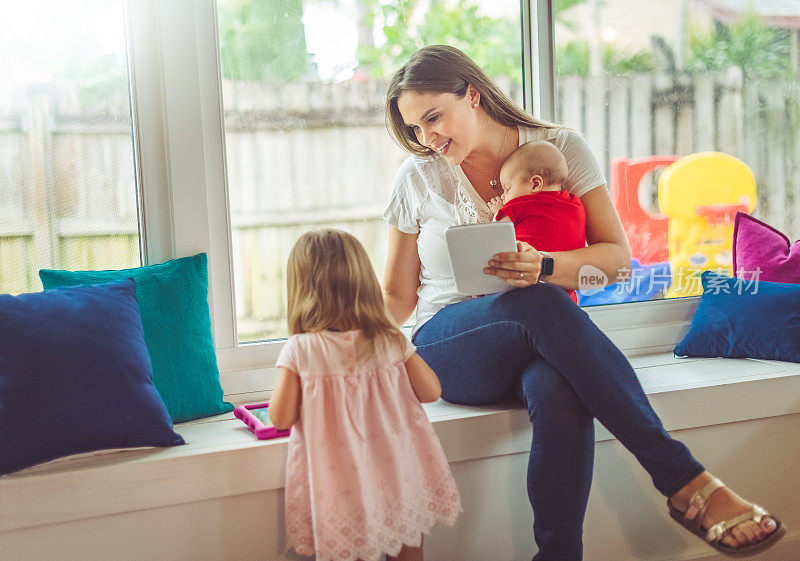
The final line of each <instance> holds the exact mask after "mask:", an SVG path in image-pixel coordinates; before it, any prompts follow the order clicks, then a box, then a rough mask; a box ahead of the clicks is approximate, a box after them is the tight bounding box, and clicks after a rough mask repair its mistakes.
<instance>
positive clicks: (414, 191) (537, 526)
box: [383, 45, 785, 561]
mask: <svg viewBox="0 0 800 561" xmlns="http://www.w3.org/2000/svg"><path fill="white" fill-rule="evenodd" d="M386 120H387V126H388V128H389V129H390V132H391V133H392V134H393V136H394V137H395V139H396V140H397V141H398V142H399V143H400V145H401V146H403V147H404V148H405V149H406V150H408V151H409V152H410V153H411V154H412V156H411V157H409V158H408V159H407V160H406V161H405V162H404V163H403V165H402V166H401V168H400V170H399V171H398V174H397V176H396V178H395V183H394V187H393V193H392V197H391V200H390V203H389V207H388V208H387V210H386V212H385V213H384V215H383V217H384V219H385V220H386V221H387V222H388V223H389V224H390V225H391V227H390V228H389V249H388V257H387V262H386V270H385V272H384V276H383V288H384V296H385V299H386V303H387V306H388V307H389V309H390V311H391V313H392V314H393V316H394V318H395V319H396V320H397V321H398V322H400V323H403V322H405V321H406V320H408V318H409V317H410V315H411V313H412V312H413V310H414V308H416V309H417V324H416V326H415V328H414V331H413V335H412V340H413V341H414V343H415V344H416V345H417V349H418V352H419V354H420V356H422V357H423V358H424V359H425V361H426V362H427V363H428V364H429V365H430V366H431V367H432V368H433V369H434V371H435V372H436V373H437V374H438V375H439V378H440V380H441V383H442V396H443V398H444V399H446V400H447V401H450V402H453V403H462V404H487V403H495V402H498V401H501V400H503V399H505V398H507V397H508V396H509V394H511V393H512V392H515V393H516V394H517V395H518V396H519V397H520V398H521V399H522V401H523V402H524V403H525V405H526V406H527V408H528V411H529V414H530V418H531V422H532V424H533V441H532V445H531V451H532V453H531V456H530V460H529V465H528V495H529V498H530V502H531V505H532V507H533V512H534V536H535V539H536V543H537V544H538V547H539V553H538V554H537V555H536V557H535V558H534V559H536V560H539V561H546V560H548V561H570V560H578V559H581V555H582V526H583V517H584V513H585V510H586V504H587V500H588V495H589V487H590V484H591V477H592V463H593V454H594V423H593V419H594V418H597V419H598V420H599V421H600V422H601V423H603V425H605V426H606V427H607V428H608V429H609V430H610V431H611V432H612V433H613V434H614V435H615V436H616V437H617V438H618V439H619V440H620V442H622V444H623V445H625V446H626V447H627V448H628V450H630V451H631V452H632V453H633V454H634V455H635V457H636V458H637V459H638V460H639V462H640V463H641V464H642V466H643V467H644V468H645V469H646V470H647V471H648V473H649V474H650V476H651V477H652V479H653V483H654V484H655V486H656V488H657V489H658V491H660V492H661V493H662V494H664V495H665V496H666V497H667V498H668V505H669V509H670V514H671V515H672V516H673V517H674V518H675V519H676V520H678V521H679V522H681V523H682V524H684V526H686V527H687V528H689V529H690V530H692V531H693V532H694V533H696V534H697V535H700V536H702V537H708V538H709V539H708V540H707V541H709V543H710V545H711V546H712V547H714V548H715V549H717V550H719V551H722V552H724V553H727V554H739V555H740V554H742V553H744V552H752V553H755V552H756V551H761V550H763V549H766V548H767V547H770V546H771V545H772V544H774V543H775V542H776V541H777V540H778V539H779V538H780V537H781V536H782V535H783V534H784V533H785V527H783V525H782V524H781V523H780V522H779V521H778V520H777V519H775V518H774V517H772V516H770V515H767V514H765V513H763V511H761V510H759V507H755V506H754V505H752V504H751V503H748V502H746V501H744V500H743V499H741V498H740V497H738V496H737V495H736V494H734V493H733V492H732V491H730V490H729V489H727V488H726V487H724V486H722V484H721V483H720V482H719V481H718V480H717V479H716V478H714V477H713V476H712V475H711V474H710V473H708V472H707V471H705V469H704V468H703V466H702V465H701V464H700V463H698V462H697V460H695V459H694V458H693V457H692V455H691V453H690V452H689V450H688V449H687V448H686V447H685V446H684V445H683V444H682V443H680V442H678V441H676V440H674V439H672V438H671V437H670V436H669V435H668V434H667V433H666V431H665V430H664V428H663V426H662V424H661V421H660V420H659V418H658V416H657V415H656V414H655V412H654V411H653V409H652V408H651V406H650V404H649V402H648V400H647V397H646V396H645V395H644V392H643V391H642V388H641V386H640V385H639V382H638V379H637V378H636V375H635V373H634V371H633V369H632V367H631V366H630V364H629V363H628V361H627V360H626V359H625V357H624V356H623V355H622V353H621V352H620V351H619V350H618V349H617V348H616V347H615V346H614V344H613V343H612V342H611V341H610V340H609V339H608V338H607V337H606V336H605V335H604V334H603V333H602V332H601V331H600V330H599V329H598V328H597V327H596V326H595V325H594V324H593V323H592V322H591V321H590V320H589V318H588V316H587V315H586V313H585V312H583V311H582V310H581V309H580V308H578V307H577V306H575V304H574V303H573V302H572V300H571V299H570V298H569V296H568V295H567V293H566V292H565V291H564V290H562V289H561V288H559V287H563V288H567V289H575V288H577V284H578V283H577V280H578V271H579V269H580V268H581V267H583V266H585V265H592V266H594V267H597V268H598V269H600V270H602V271H603V272H604V273H605V275H606V276H607V277H608V278H610V279H614V278H616V277H617V274H618V271H619V270H620V269H621V268H624V267H628V266H629V264H630V252H629V249H628V244H627V241H626V238H625V234H624V232H623V229H622V226H621V224H620V221H619V218H618V217H617V214H616V211H615V209H614V206H613V204H612V203H611V199H610V197H609V195H608V193H607V191H606V189H605V180H604V179H603V175H602V173H601V172H600V169H599V165H598V163H597V160H596V158H595V157H594V156H593V155H592V153H591V150H590V149H589V147H588V145H587V144H586V141H585V140H584V139H583V138H582V137H581V135H580V134H578V133H576V132H574V131H571V130H568V129H565V128H563V127H559V126H557V125H554V124H552V123H546V122H543V121H540V120H537V119H534V118H533V117H531V116H530V115H529V114H527V113H525V112H524V111H522V110H521V109H519V108H518V107H517V106H516V105H515V104H514V103H513V102H512V101H511V100H510V99H508V98H507V97H506V96H505V95H504V94H503V93H502V92H501V91H500V90H499V89H498V88H497V87H496V86H495V85H494V84H493V83H492V82H491V81H490V80H489V79H488V78H487V77H486V75H485V74H484V73H483V72H482V71H481V70H480V68H478V66H477V65H476V64H475V63H474V62H473V61H472V60H471V59H470V58H469V57H467V56H466V55H465V54H464V53H462V52H461V51H459V50H458V49H455V48H452V47H448V46H442V45H435V46H428V47H425V48H423V49H421V50H420V51H418V52H417V53H415V54H414V55H413V56H412V57H411V59H410V60H409V61H408V62H407V63H406V64H405V65H404V66H403V67H401V68H400V69H399V70H398V71H397V72H396V73H395V75H394V76H393V77H392V80H391V82H390V84H389V90H388V93H387V100H386ZM542 139H545V140H550V141H551V142H553V143H554V144H555V145H556V146H557V147H558V148H559V149H560V150H561V152H562V153H563V154H564V156H565V157H566V159H567V166H568V168H569V175H568V179H567V184H566V187H567V188H568V190H569V191H570V192H571V193H573V194H575V195H577V196H579V197H581V201H582V203H583V205H584V207H585V209H586V239H587V242H588V243H587V247H585V248H581V249H576V250H573V251H565V252H553V253H552V255H551V256H550V255H543V254H541V253H540V252H538V251H537V250H536V248H534V247H531V246H530V245H528V244H525V243H523V242H517V250H518V251H517V252H515V253H501V254H498V255H497V256H495V259H494V260H492V261H490V262H489V263H488V264H487V268H486V269H484V272H486V273H488V274H492V275H496V276H497V277H499V278H502V279H504V280H505V281H506V282H508V283H509V284H511V285H512V286H514V287H517V288H519V290H511V291H509V292H504V293H501V294H495V295H490V296H484V297H481V298H474V299H464V298H463V297H459V295H458V294H457V293H456V291H455V285H454V282H453V279H452V273H451V271H450V265H449V261H448V258H447V253H446V249H445V243H444V231H445V229H446V228H447V227H449V226H451V225H455V224H459V223H467V222H489V221H491V219H492V216H491V211H490V210H489V207H488V206H487V204H486V203H487V202H488V201H489V200H491V199H492V197H494V196H496V195H498V194H499V193H501V192H502V190H501V188H500V184H499V179H498V171H499V169H500V164H501V163H502V162H503V161H504V160H505V159H506V157H507V156H508V155H509V154H510V153H511V152H512V151H513V150H514V149H515V148H517V147H518V146H519V145H521V144H522V143H524V142H527V141H531V140H542ZM551 259H552V261H551ZM543 263H544V265H545V269H544V272H546V273H548V274H547V275H545V274H543V268H542V265H543ZM543 281H544V282H543ZM534 450H535V453H533V451H534ZM690 501H691V506H690ZM723 521H727V522H728V526H729V527H728V529H727V530H726V529H725V528H726V527H725V526H720V525H718V523H720V522H723ZM709 528H710V529H711V532H710V535H708V536H706V530H708V529H709Z"/></svg>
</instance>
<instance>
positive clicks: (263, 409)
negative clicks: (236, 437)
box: [233, 403, 292, 440]
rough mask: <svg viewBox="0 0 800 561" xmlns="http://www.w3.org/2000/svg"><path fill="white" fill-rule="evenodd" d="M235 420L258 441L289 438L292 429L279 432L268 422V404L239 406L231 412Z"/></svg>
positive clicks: (279, 430)
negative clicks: (239, 420)
mask: <svg viewBox="0 0 800 561" xmlns="http://www.w3.org/2000/svg"><path fill="white" fill-rule="evenodd" d="M233 414H234V415H236V418H237V419H241V420H242V422H243V423H244V424H246V425H247V428H249V429H250V432H252V433H253V434H254V435H256V438H258V439H259V440H267V439H269V438H282V437H286V436H289V433H290V432H291V430H292V429H285V430H281V429H278V428H277V427H275V425H273V424H272V423H271V422H270V420H269V403H255V404H253V405H240V406H239V407H237V408H235V409H234V410H233Z"/></svg>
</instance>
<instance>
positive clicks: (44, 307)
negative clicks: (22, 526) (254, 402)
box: [0, 279, 184, 474]
mask: <svg viewBox="0 0 800 561" xmlns="http://www.w3.org/2000/svg"><path fill="white" fill-rule="evenodd" d="M152 379H153V371H152V366H151V364H150V356H149V354H148V352H147V347H146V346H145V342H144V332H143V330H142V320H141V317H140V315H139V306H138V303H137V301H136V284H135V283H134V281H133V280H131V279H126V280H123V281H118V282H113V283H106V284H94V285H81V286H72V287H67V288H57V289H53V290H45V291H44V292H37V293H33V294H20V295H17V296H12V295H9V294H0V448H1V449H2V453H0V474H5V473H10V472H12V471H16V470H19V469H22V468H24V467H28V466H31V465H33V464H36V463H39V462H44V461H46V460H51V459H53V458H57V457H60V456H66V455H68V454H75V453H79V452H88V451H91V450H99V449H102V448H127V447H134V446H173V445H177V444H183V443H184V442H183V438H181V436H180V435H179V434H177V433H175V432H174V431H173V428H172V420H171V419H170V416H169V413H167V408H166V407H165V406H164V402H163V401H162V399H161V396H160V395H159V394H158V392H157V391H156V388H155V386H154V385H153V381H152Z"/></svg>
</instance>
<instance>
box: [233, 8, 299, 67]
mask: <svg viewBox="0 0 800 561" xmlns="http://www.w3.org/2000/svg"><path fill="white" fill-rule="evenodd" d="M302 18H303V3H302V0H228V1H227V2H224V3H220V6H219V43H220V45H219V48H220V57H221V60H222V76H223V78H226V79H228V80H253V81H264V82H283V81H291V80H297V79H300V78H302V77H303V76H306V75H307V74H308V71H309V55H308V52H307V50H306V38H305V27H304V26H303V20H302Z"/></svg>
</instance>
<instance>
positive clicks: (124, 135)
mask: <svg viewBox="0 0 800 561" xmlns="http://www.w3.org/2000/svg"><path fill="white" fill-rule="evenodd" d="M123 8H124V3H123V2H122V1H121V0H118V1H113V0H87V1H84V2H80V3H77V4H74V3H72V4H65V3H60V2H52V1H51V2H46V1H45V2H43V1H36V2H27V3H24V2H23V3H20V2H17V3H13V5H10V6H7V7H6V9H5V14H4V18H3V21H2V22H0V292H3V293H21V292H32V291H36V290H41V283H40V282H39V277H38V275H37V272H38V270H39V269H41V268H69V269H103V268H122V267H134V266H138V265H139V264H140V262H141V261H140V251H139V223H138V214H137V208H138V207H137V189H136V181H135V172H134V156H133V144H132V128H131V106H130V98H129V95H128V92H129V88H128V71H127V62H126V41H125V20H124V13H123Z"/></svg>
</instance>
